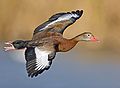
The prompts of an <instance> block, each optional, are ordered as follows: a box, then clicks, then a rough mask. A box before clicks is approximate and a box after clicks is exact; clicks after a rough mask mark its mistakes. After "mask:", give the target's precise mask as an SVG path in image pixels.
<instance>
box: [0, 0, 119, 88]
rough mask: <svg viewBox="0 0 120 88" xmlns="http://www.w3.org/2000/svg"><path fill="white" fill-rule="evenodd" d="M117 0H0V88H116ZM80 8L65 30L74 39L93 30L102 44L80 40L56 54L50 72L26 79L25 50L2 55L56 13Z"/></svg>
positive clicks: (117, 83)
mask: <svg viewBox="0 0 120 88" xmlns="http://www.w3.org/2000/svg"><path fill="white" fill-rule="evenodd" d="M119 3H120V1H119V0H114V1H113V0H0V41H1V42H0V48H1V50H0V70H1V71H0V88H8V87H13V88H16V87H18V88H21V87H26V88H33V87H41V88H51V87H52V88H61V87H62V88H66V87H68V88H73V87H75V88H120V48H119V47H120V5H119ZM77 9H79V10H81V9H82V10H83V11H84V13H83V16H82V17H81V18H80V19H79V20H77V21H76V22H75V23H74V24H73V25H71V26H70V27H68V28H67V29H66V30H65V33H64V37H65V38H72V37H74V36H76V35H78V34H80V33H82V32H86V31H89V32H92V33H93V34H94V35H95V36H96V37H97V38H98V39H99V40H100V43H92V42H80V43H78V44H77V46H75V48H73V49H72V50H71V51H69V52H66V53H58V54H57V56H56V58H55V60H54V61H53V64H52V66H51V68H50V69H49V70H48V71H45V72H44V73H43V74H41V75H39V76H38V77H37V78H33V79H31V78H28V77H27V73H26V70H25V60H24V51H11V52H5V51H4V49H3V46H4V42H5V41H13V40H17V39H25V40H26V39H31V38H32V33H33V31H34V29H35V28H36V27H37V26H38V25H39V24H41V23H43V22H45V21H47V19H48V18H49V17H50V16H51V15H53V14H55V13H58V12H68V11H73V10H77Z"/></svg>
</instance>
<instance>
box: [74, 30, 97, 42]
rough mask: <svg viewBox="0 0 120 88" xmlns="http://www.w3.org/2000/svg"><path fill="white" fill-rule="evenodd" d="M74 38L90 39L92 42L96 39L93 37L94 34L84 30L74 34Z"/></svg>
mask: <svg viewBox="0 0 120 88" xmlns="http://www.w3.org/2000/svg"><path fill="white" fill-rule="evenodd" d="M75 39H76V40H77V41H92V42H96V41H98V39H97V38H96V37H94V35H93V34H92V33H91V32H84V33H82V34H80V35H78V36H76V37H75Z"/></svg>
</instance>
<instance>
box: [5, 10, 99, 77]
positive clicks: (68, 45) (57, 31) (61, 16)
mask: <svg viewBox="0 0 120 88" xmlns="http://www.w3.org/2000/svg"><path fill="white" fill-rule="evenodd" d="M82 13H83V10H81V11H79V10H77V11H72V12H67V13H57V14H55V15H53V16H51V17H50V18H49V20H48V21H46V22H45V23H43V24H41V25H40V26H38V27H37V28H36V29H35V31H34V33H33V38H32V39H31V40H27V41H24V40H16V41H14V42H7V43H6V44H7V45H10V47H9V46H8V47H5V49H6V50H11V49H12V50H13V49H17V50H19V49H24V48H26V50H25V59H26V70H27V73H28V76H30V77H34V76H37V75H38V74H41V73H42V72H43V71H44V70H48V69H49V68H50V66H51V64H52V60H53V59H54V58H55V55H56V53H57V52H67V51H69V50H71V49H72V48H73V47H74V46H75V45H76V44H77V43H78V42H79V41H97V39H96V38H95V37H94V36H93V34H92V33H90V32H84V33H82V34H79V35H77V36H75V37H74V38H72V39H66V38H64V37H63V32H64V30H65V29H66V28H67V27H68V26H70V25H71V24H73V23H74V22H75V21H76V20H77V19H79V18H80V17H81V16H82Z"/></svg>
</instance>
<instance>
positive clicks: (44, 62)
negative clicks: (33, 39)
mask: <svg viewBox="0 0 120 88" xmlns="http://www.w3.org/2000/svg"><path fill="white" fill-rule="evenodd" d="M35 53H36V66H37V67H36V68H35V70H41V69H44V68H46V67H48V66H49V61H48V55H49V54H50V53H51V52H50V51H43V50H40V49H38V48H37V47H36V48H35Z"/></svg>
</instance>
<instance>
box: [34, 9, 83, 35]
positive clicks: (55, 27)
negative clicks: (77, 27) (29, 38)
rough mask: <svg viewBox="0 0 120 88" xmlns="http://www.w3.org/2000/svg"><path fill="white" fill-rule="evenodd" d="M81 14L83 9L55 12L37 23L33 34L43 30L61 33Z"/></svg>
mask: <svg viewBox="0 0 120 88" xmlns="http://www.w3.org/2000/svg"><path fill="white" fill-rule="evenodd" d="M82 14H83V10H81V11H79V10H77V11H72V12H67V13H57V14H55V15H53V16H51V17H50V18H49V20H48V21H46V22H45V23H43V24H41V25H39V26H38V27H37V28H36V29H35V30H34V34H36V33H38V32H43V31H45V30H47V31H51V32H58V33H61V34H63V32H64V30H65V29H66V28H67V27H68V26H70V25H71V24H73V23H74V22H75V21H76V20H77V19H79V18H80V17H81V16H82Z"/></svg>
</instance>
